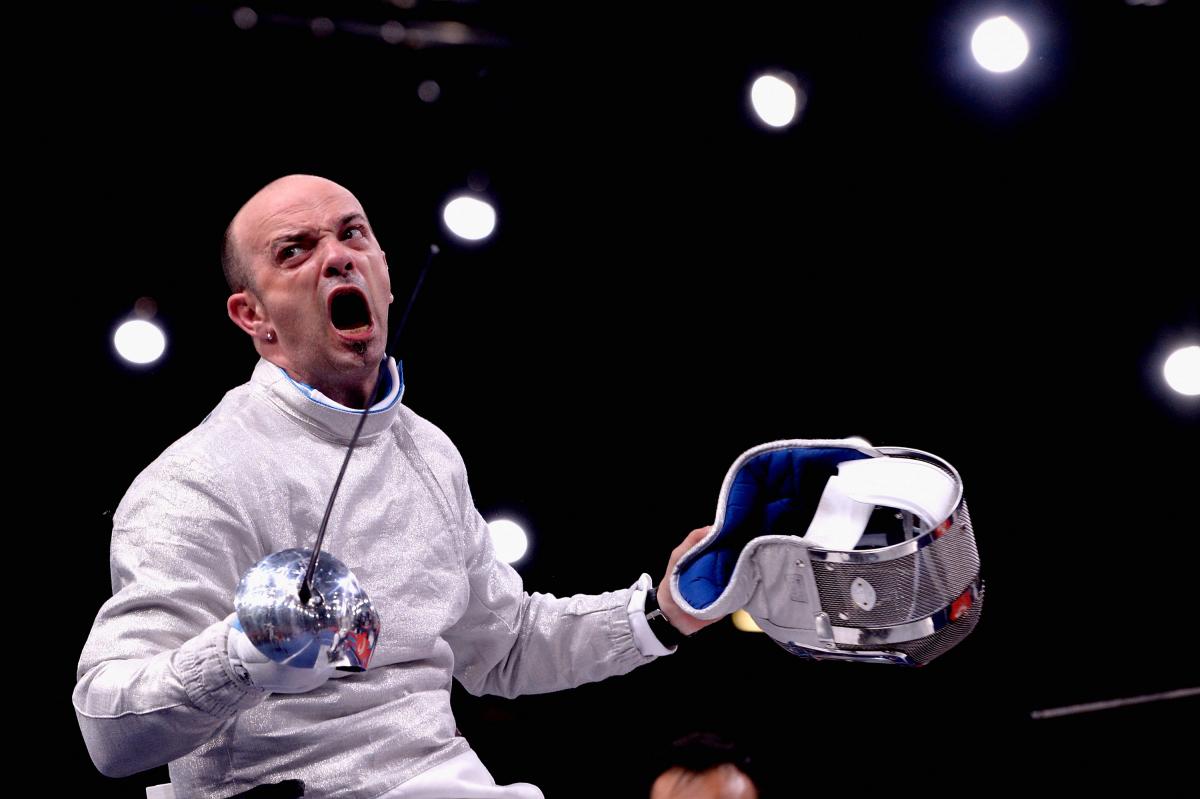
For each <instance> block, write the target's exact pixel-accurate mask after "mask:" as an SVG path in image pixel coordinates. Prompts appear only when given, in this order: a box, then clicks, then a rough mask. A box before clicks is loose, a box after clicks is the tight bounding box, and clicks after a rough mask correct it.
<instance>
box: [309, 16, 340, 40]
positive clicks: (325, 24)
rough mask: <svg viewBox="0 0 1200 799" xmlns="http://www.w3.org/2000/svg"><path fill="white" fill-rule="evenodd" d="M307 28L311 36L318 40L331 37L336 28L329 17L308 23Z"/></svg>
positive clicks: (318, 18)
mask: <svg viewBox="0 0 1200 799" xmlns="http://www.w3.org/2000/svg"><path fill="white" fill-rule="evenodd" d="M309 28H311V29H312V32H313V36H316V37H317V38H318V39H324V38H325V37H326V36H332V35H333V34H334V31H336V30H337V26H336V25H334V24H333V20H331V19H330V18H329V17H317V18H316V19H314V20H313V21H312V22H310V23H309Z"/></svg>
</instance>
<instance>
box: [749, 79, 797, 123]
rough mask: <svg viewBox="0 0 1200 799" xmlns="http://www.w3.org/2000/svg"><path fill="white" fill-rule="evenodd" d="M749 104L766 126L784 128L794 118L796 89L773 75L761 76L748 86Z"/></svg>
mask: <svg viewBox="0 0 1200 799" xmlns="http://www.w3.org/2000/svg"><path fill="white" fill-rule="evenodd" d="M750 104H751V105H752V106H753V107H754V113H756V114H758V118H759V119H761V120H762V121H763V122H764V123H766V124H767V125H770V126H771V127H773V128H782V127H786V126H787V125H790V124H792V120H794V119H795V118H796V106H797V105H798V102H797V97H796V87H795V86H793V85H792V84H791V83H789V82H788V81H786V80H783V79H782V78H778V77H776V76H774V75H763V76H762V77H760V78H758V79H757V80H755V81H754V83H753V84H752V85H751V86H750Z"/></svg>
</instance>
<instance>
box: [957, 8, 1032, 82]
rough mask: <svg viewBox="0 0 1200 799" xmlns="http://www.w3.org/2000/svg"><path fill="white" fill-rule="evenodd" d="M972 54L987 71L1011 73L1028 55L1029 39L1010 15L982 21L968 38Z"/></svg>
mask: <svg viewBox="0 0 1200 799" xmlns="http://www.w3.org/2000/svg"><path fill="white" fill-rule="evenodd" d="M971 54H972V55H974V56H975V60H976V61H978V62H979V66H981V67H983V68H984V69H986V70H988V71H989V72H1011V71H1013V70H1014V69H1016V68H1017V67H1019V66H1021V64H1024V63H1025V58H1026V57H1027V56H1028V55H1029V39H1028V37H1026V36H1025V31H1023V30H1021V26H1020V25H1018V24H1017V23H1015V22H1013V21H1012V19H1011V18H1009V17H992V18H991V19H989V20H987V21H985V22H981V23H980V24H979V27H978V28H976V29H975V35H973V36H972V37H971Z"/></svg>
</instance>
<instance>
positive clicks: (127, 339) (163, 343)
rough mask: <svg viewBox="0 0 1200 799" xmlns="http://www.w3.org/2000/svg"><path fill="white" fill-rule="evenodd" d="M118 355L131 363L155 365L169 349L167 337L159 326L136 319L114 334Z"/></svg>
mask: <svg viewBox="0 0 1200 799" xmlns="http://www.w3.org/2000/svg"><path fill="white" fill-rule="evenodd" d="M113 346H115V347H116V348H117V354H118V355H120V356H121V357H122V358H124V359H125V360H127V361H129V362H130V363H136V364H147V363H154V362H155V361H157V360H158V359H159V358H161V357H162V354H163V351H165V350H166V348H167V337H166V336H164V335H163V332H162V331H161V330H159V328H158V326H157V325H155V324H153V323H151V322H147V321H145V320H144V319H134V320H132V321H129V322H126V323H125V324H123V325H121V326H120V327H118V328H117V332H116V333H113Z"/></svg>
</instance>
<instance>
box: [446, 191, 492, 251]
mask: <svg viewBox="0 0 1200 799" xmlns="http://www.w3.org/2000/svg"><path fill="white" fill-rule="evenodd" d="M442 221H443V222H445V223H446V227H448V228H449V229H450V232H451V233H453V234H454V235H455V236H458V237H459V238H462V239H466V240H467V241H480V240H481V239H486V238H487V237H488V236H490V235H492V231H493V230H495V229H496V209H495V208H493V207H492V206H491V204H490V203H487V202H484V201H483V200H479V199H476V198H475V197H467V196H465V195H462V196H459V197H455V198H454V199H453V200H451V201H450V202H448V203H446V207H445V208H443V209H442Z"/></svg>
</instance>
